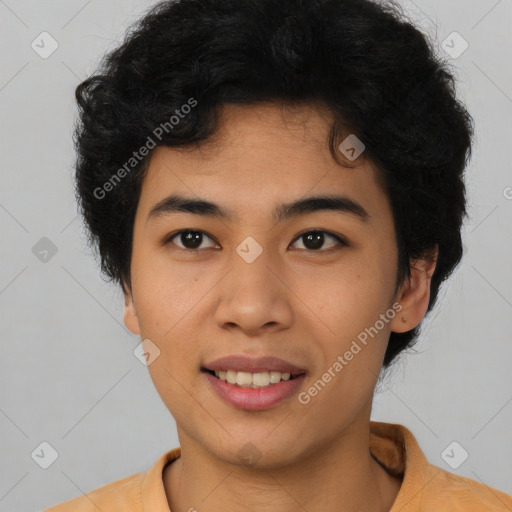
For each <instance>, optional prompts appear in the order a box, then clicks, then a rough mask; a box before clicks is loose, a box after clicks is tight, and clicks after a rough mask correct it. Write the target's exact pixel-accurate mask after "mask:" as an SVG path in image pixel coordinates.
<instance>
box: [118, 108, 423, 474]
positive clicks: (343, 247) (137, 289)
mask: <svg viewBox="0 0 512 512" xmlns="http://www.w3.org/2000/svg"><path fill="white" fill-rule="evenodd" d="M331 122H332V119H331V118H330V117H329V115H328V114H326V113H325V112H323V113H322V111H321V110H318V109H314V108H313V107H311V106H301V107H297V106H295V107H294V108H293V111H292V110H287V109H282V108H281V107H280V106H277V105H275V104H259V105H257V106H226V107H225V108H224V110H223V111H222V117H221V122H220V125H219V128H218V131H217V132H216V134H215V137H214V138H213V139H212V140H211V141H210V142H213V143H212V144H206V145H201V147H199V148H193V149H190V148H188V149H176V148H165V147H159V148H157V149H156V150H155V151H154V153H153V156H152V159H151V161H150V164H149V167H148V170H147V174H146V176H145V178H144V181H143V186H142V191H141V196H140V202H139V205H138V209H137V213H136V218H135V224H134V233H133V254H132V262H131V292H129V293H127V294H126V308H125V323H126V325H127V326H128V327H129V328H130V330H131V331H132V332H134V333H136V334H140V336H141V338H142V339H143V340H147V339H148V340H151V344H150V345H147V347H149V348H148V351H149V352H150V353H151V352H152V351H153V353H154V354H155V355H156V354H157V352H158V350H159V351H160V353H159V355H158V357H156V359H154V361H152V362H151V364H149V367H148V368H149V371H150V374H151V378H152V380H153V382H154V385H155V387H156V389H157V391H158V393H159V394H160V396H161V398H162V400H163V402H164V403H165V405H166V406H167V407H168V409H169V411H170V412H171V413H172V415H173V417H174V418H175V420H176V423H177V427H178V434H179V436H180V443H181V446H182V449H184V446H185V445H188V446H190V447H191V448H190V449H192V447H194V449H195V450H200V451H202V453H207V454H209V456H213V457H216V458H217V459H219V460H223V461H227V462H231V463H234V464H240V463H241V459H240V453H242V452H240V450H241V449H242V448H243V447H244V446H245V445H246V443H247V442H250V443H251V446H252V449H254V450H255V451H257V453H258V461H257V463H258V464H260V465H262V466H278V465H280V464H286V463H291V462H293V461H297V460H300V458H301V457H305V456H306V455H308V454H311V453H313V452H315V451H316V450H317V449H318V448H319V447H320V446H326V445H328V444H329V443H334V442H336V439H337V438H338V437H339V436H341V435H344V433H345V434H346V432H347V431H348V430H349V429H350V428H351V427H353V426H354V425H358V424H360V423H361V422H363V423H364V422H367V421H368V419H369V412H370V406H371V400H372V396H373V391H374V387H375V384H376V380H377V378H378V374H379V371H380V369H381V367H382V361H383V358H384V353H385V350H386V346H387V341H388V338H389V334H390V331H391V330H396V331H398V330H400V321H401V319H400V318H399V317H400V314H399V313H398V310H397V309H396V302H395V301H396V300H397V297H395V295H394V291H395V280H396V275H397V247H396V242H395V230H394V224H393V218H392V213H391V208H390V204H389V201H388V198H387V196H386V194H385V193H384V192H383V190H382V189H381V188H380V187H379V185H378V180H377V174H376V171H375V169H374V168H373V167H372V165H371V163H370V162H368V161H366V160H365V159H364V157H360V159H359V160H360V161H359V163H358V165H355V166H353V167H352V168H349V167H344V166H341V165H339V164H338V163H336V162H335V161H334V159H333V158H332V155H331V154H330V152H329V149H328V145H327V140H328V133H329V127H330V123H331ZM169 196H182V197H183V198H185V199H189V200H203V201H208V202H210V203H214V204H215V205H217V206H218V209H219V212H220V210H222V212H224V213H225V214H226V215H225V216H222V215H221V214H220V213H219V212H217V214H213V213H214V207H212V206H210V207H208V208H203V209H202V210H200V209H197V208H196V209H192V208H190V207H189V208H188V210H189V211H180V209H179V208H177V207H176V204H177V203H176V201H174V202H171V201H165V200H166V198H168V197H169ZM320 196H329V197H334V196H337V197H339V198H342V200H341V201H339V203H338V206H339V208H337V209H334V208H326V207H325V202H324V203H321V204H320V206H319V203H318V202H317V203H310V207H309V208H304V209H303V210H302V212H301V210H300V209H299V210H298V211H295V212H294V211H290V209H288V210H286V209H284V208H281V210H280V212H281V216H280V218H277V217H276V216H275V215H274V214H275V212H276V208H277V207H278V206H279V205H288V204H290V203H294V202H296V201H301V200H304V199H307V198H311V197H320ZM311 205H313V206H311ZM315 205H316V206H315ZM322 205H323V207H322ZM183 209H186V208H183ZM286 211H287V212H288V215H285V214H283V212H286ZM400 298H401V297H400V296H398V300H400ZM427 300H428V298H427ZM394 302H395V308H393V303H394ZM410 328H411V327H410V326H407V329H410ZM404 329H405V328H402V330H404ZM363 333H366V343H363V341H362V340H363V339H364V338H365V336H364V334H363ZM369 333H371V335H370V334H369ZM145 343H148V342H145ZM354 343H355V345H354ZM356 346H357V347H359V350H358V349H357V348H356ZM154 347H158V349H155V348H154ZM350 354H352V356H350ZM226 356H241V357H246V358H248V359H249V363H251V362H253V363H254V360H255V359H257V358H260V357H274V358H279V359H281V360H283V361H285V362H286V363H287V364H288V365H291V366H292V367H293V368H292V372H288V373H293V371H296V373H297V374H298V375H296V376H294V377H292V378H291V379H289V380H288V381H286V380H284V381H283V380H282V381H281V382H280V383H276V384H270V385H269V386H268V387H264V388H262V389H260V390H258V389H256V388H243V387H240V386H239V385H236V384H229V383H225V382H221V380H220V379H219V378H218V377H216V376H213V375H211V373H208V372H207V371H205V370H204V369H205V368H210V369H212V368H211V367H212V366H215V364H214V362H215V361H216V360H218V359H220V358H223V357H226ZM340 358H341V359H340ZM150 361H151V356H150ZM341 361H343V363H342V362H341ZM256 363H258V364H253V366H252V367H251V368H252V371H248V372H247V371H246V372H244V373H249V374H251V373H263V374H264V375H263V377H261V376H260V377H258V379H260V378H261V379H263V380H257V381H256V382H260V383H261V382H263V383H264V384H265V383H266V382H268V381H265V378H268V377H269V376H271V375H272V374H269V375H268V376H265V370H272V368H273V369H274V371H275V370H276V368H280V367H281V366H282V365H283V364H284V363H281V366H280V365H279V364H278V363H275V361H274V366H272V364H273V363H272V362H271V361H268V360H267V361H263V362H258V361H256ZM260 363H261V364H260ZM336 363H338V364H336ZM224 366H225V367H224V370H226V371H227V370H228V369H231V370H237V368H243V369H245V370H247V369H248V368H249V367H246V366H243V365H241V363H240V361H239V360H237V361H231V362H228V363H226V364H225V365H224ZM270 366H271V368H270ZM340 366H341V369H340ZM222 368H223V366H222V364H220V365H219V367H218V368H217V369H222ZM283 368H284V367H283ZM284 369H285V370H286V368H284ZM283 373H287V372H286V371H284V372H283ZM326 373H327V374H328V376H327V377H326V376H325V375H326ZM233 375H235V378H239V379H241V380H240V381H239V383H243V382H245V381H243V379H244V378H246V377H247V376H246V375H242V376H241V377H240V376H237V375H236V374H231V376H233ZM275 375H276V374H274V376H275ZM329 375H330V378H329ZM277 376H278V377H279V376H280V377H284V378H286V375H282V374H277ZM251 377H252V375H249V379H250V378H251ZM253 379H254V377H253ZM319 381H321V382H322V383H323V384H319ZM247 382H250V380H249V381H247ZM315 383H316V386H315ZM264 384H263V385H264ZM272 386H275V388H274V389H272ZM315 389H316V391H315ZM254 447H256V448H254Z"/></svg>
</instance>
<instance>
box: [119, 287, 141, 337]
mask: <svg viewBox="0 0 512 512" xmlns="http://www.w3.org/2000/svg"><path fill="white" fill-rule="evenodd" d="M123 294H124V313H123V320H124V325H126V327H127V328H128V329H129V330H130V331H131V332H133V334H140V327H139V318H138V316H137V310H136V309H135V303H134V300H133V294H132V290H131V286H130V285H128V284H127V283H126V282H125V283H124V286H123Z"/></svg>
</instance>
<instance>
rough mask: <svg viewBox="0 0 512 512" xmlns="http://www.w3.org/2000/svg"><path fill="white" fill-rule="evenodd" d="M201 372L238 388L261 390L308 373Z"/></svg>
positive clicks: (267, 371)
mask: <svg viewBox="0 0 512 512" xmlns="http://www.w3.org/2000/svg"><path fill="white" fill-rule="evenodd" d="M201 371H203V372H206V373H209V374H210V375H212V376H213V377H216V378H217V379H219V380H221V381H223V382H227V383H228V384H232V385H233V386H238V387H241V388H251V389H260V388H268V387H270V386H274V385H276V384H279V383H280V382H282V381H288V380H294V379H296V378H298V377H300V376H301V375H305V373H306V372H301V371H296V372H295V373H291V372H280V371H275V370H266V371H260V372H244V371H237V370H231V369H230V370H210V369H208V368H204V367H203V368H201Z"/></svg>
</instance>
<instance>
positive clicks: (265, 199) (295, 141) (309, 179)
mask: <svg viewBox="0 0 512 512" xmlns="http://www.w3.org/2000/svg"><path fill="white" fill-rule="evenodd" d="M332 123H333V118H332V115H331V114H330V113H329V112H328V111H327V110H325V109H322V108H321V107H317V106H312V105H305V104H304V105H287V106H283V105H281V104H276V103H267V104H257V105H252V106H246V105H243V106H242V105H227V106H225V107H224V108H223V109H222V110H221V111H220V115H219V119H218V124H217V126H216V130H215V133H214V134H213V135H212V136H211V137H209V138H208V139H207V140H206V141H203V142H201V143H200V144H199V145H197V146H195V147H186V148H175V147H173V148H170V147H163V146H160V147H157V148H156V149H155V150H154V151H153V154H152V157H151V160H150V162H149V166H148V169H147V172H146V175H145V178H144V181H143V185H142V193H141V198H140V204H139V208H140V209H141V210H142V211H143V212H145V214H146V215H147V214H148V213H149V211H150V209H151V207H152V206H154V205H155V204H156V203H157V202H159V201H161V200H162V199H164V198H165V197H166V196H168V195H171V194H173V193H180V194H182V195H186V196H189V197H190V196H197V197H198V198H201V199H209V200H211V201H212V202H215V203H217V204H224V205H226V206H228V205H229V209H230V210H232V211H238V210H241V211H242V210H252V211H253V212H254V211H257V210H261V209H262V207H265V208H267V205H271V204H277V203H283V202H289V201H291V200H292V199H296V198H297V197H301V196H306V195H312V194H315V195H319V194H321V195H327V194H333V193H337V194H342V195H344V196H347V195H349V196H351V197H352V198H353V199H354V200H357V201H358V202H361V201H364V202H365V203H367V204H368V208H366V206H365V208H366V209H367V210H372V209H374V207H375V208H376V209H379V208H382V207H385V206H386V205H385V203H386V202H387V198H386V197H385V195H384V194H383V192H382V190H381V188H380V186H379V184H378V179H377V170H376V169H375V167H374V166H373V165H372V163H371V161H370V160H369V159H366V158H364V157H361V158H360V159H358V160H357V161H356V162H353V163H352V164H351V163H350V162H349V165H350V167H349V166H348V165H347V166H344V165H340V164H339V163H338V162H337V161H335V160H334V158H333V156H332V154H331V152H330V149H329V135H330V130H331V127H332Z"/></svg>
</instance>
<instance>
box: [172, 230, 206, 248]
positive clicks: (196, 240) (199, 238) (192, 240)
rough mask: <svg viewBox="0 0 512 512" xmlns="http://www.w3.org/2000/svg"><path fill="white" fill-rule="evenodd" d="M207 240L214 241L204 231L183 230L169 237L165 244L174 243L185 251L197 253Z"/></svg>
mask: <svg viewBox="0 0 512 512" xmlns="http://www.w3.org/2000/svg"><path fill="white" fill-rule="evenodd" d="M205 238H208V239H210V240H212V241H213V239H212V238H211V237H210V236H209V235H207V234H206V233H205V232H204V231H199V230H196V229H182V230H181V231H178V232H177V233H174V234H172V235H170V236H168V237H167V238H166V239H165V242H164V243H165V245H167V244H169V243H173V244H174V245H177V246H178V247H179V248H180V249H183V250H185V251H195V252H197V250H198V247H199V246H200V245H201V243H202V242H203V241H204V239H205ZM174 239H176V240H178V241H179V242H180V243H181V244H182V245H181V246H180V245H179V244H178V243H177V242H175V241H174ZM210 248H212V247H206V249H210Z"/></svg>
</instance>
